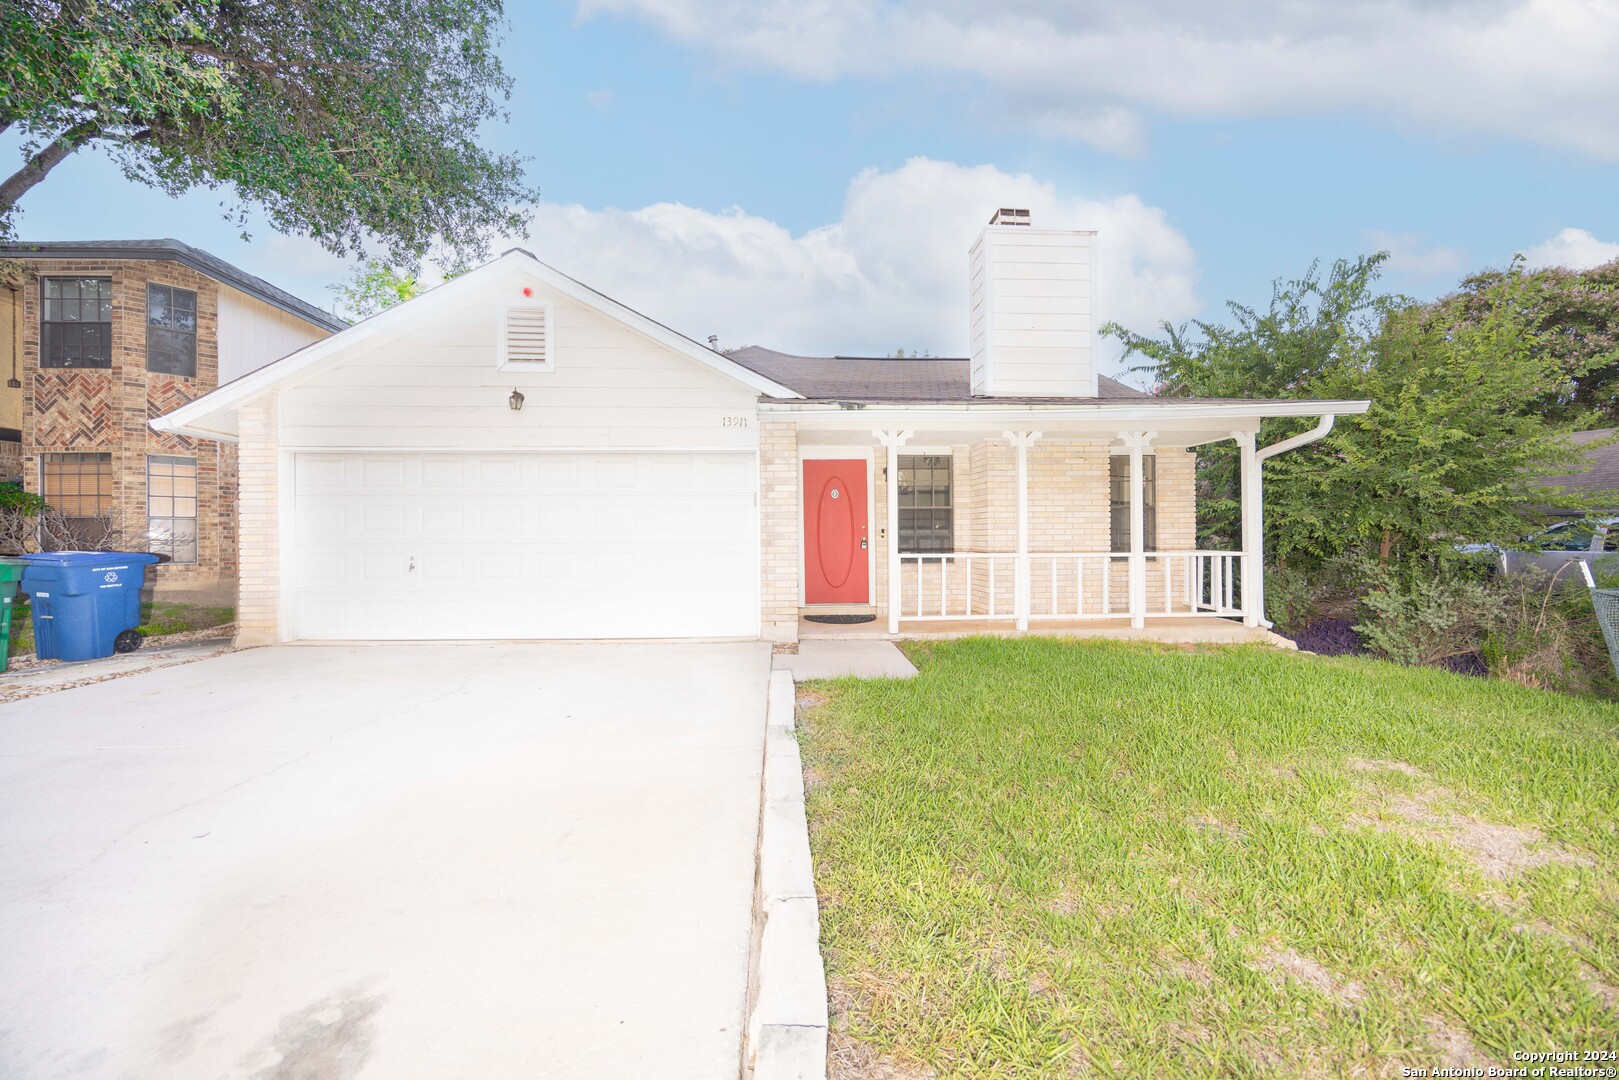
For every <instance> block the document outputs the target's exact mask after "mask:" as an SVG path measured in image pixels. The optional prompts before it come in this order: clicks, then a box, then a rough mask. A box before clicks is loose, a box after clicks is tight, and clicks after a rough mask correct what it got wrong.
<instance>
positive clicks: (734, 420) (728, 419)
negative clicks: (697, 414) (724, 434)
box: [720, 416, 748, 427]
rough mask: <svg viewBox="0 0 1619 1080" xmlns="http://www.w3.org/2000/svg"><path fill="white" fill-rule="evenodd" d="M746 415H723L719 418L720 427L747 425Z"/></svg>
mask: <svg viewBox="0 0 1619 1080" xmlns="http://www.w3.org/2000/svg"><path fill="white" fill-rule="evenodd" d="M747 426H748V418H747V417H746V416H725V417H721V418H720V427H747Z"/></svg>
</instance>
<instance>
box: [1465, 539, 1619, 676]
mask: <svg viewBox="0 0 1619 1080" xmlns="http://www.w3.org/2000/svg"><path fill="white" fill-rule="evenodd" d="M1575 574H1577V571H1576V570H1574V569H1573V567H1572V566H1570V567H1566V568H1565V570H1563V571H1559V572H1558V573H1557V574H1555V575H1551V574H1545V573H1539V572H1530V573H1524V574H1515V575H1513V576H1512V577H1509V578H1503V579H1500V580H1499V581H1497V582H1496V583H1495V585H1494V588H1495V591H1496V594H1497V602H1498V611H1497V615H1496V621H1495V623H1494V625H1493V626H1491V627H1490V628H1489V630H1488V632H1487V633H1486V634H1485V635H1484V640H1483V641H1482V642H1480V644H1479V654H1480V655H1481V656H1482V657H1483V658H1484V662H1485V664H1486V665H1487V666H1488V667H1489V670H1490V675H1491V676H1492V677H1493V678H1497V679H1502V680H1504V681H1506V682H1515V683H1519V684H1521V685H1524V686H1534V687H1540V688H1542V689H1546V690H1560V691H1563V692H1565V693H1598V694H1602V695H1604V696H1607V697H1615V696H1619V680H1616V679H1615V676H1614V670H1613V661H1612V660H1611V659H1610V658H1609V656H1608V646H1607V642H1606V641H1605V640H1603V637H1602V624H1601V623H1599V622H1598V621H1597V616H1596V609H1595V607H1594V605H1593V604H1592V602H1591V593H1590V590H1588V589H1585V588H1583V587H1581V585H1580V584H1579V582H1578V580H1577V578H1575V576H1574V575H1575ZM1610 584H1611V583H1610Z"/></svg>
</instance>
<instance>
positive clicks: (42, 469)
mask: <svg viewBox="0 0 1619 1080" xmlns="http://www.w3.org/2000/svg"><path fill="white" fill-rule="evenodd" d="M39 492H40V494H41V495H42V496H44V498H45V504H46V505H47V506H49V507H50V508H51V509H52V510H53V511H55V514H53V515H52V518H51V521H50V524H49V525H48V526H44V527H42V528H41V530H40V531H41V536H40V543H41V544H42V545H43V546H45V547H47V548H57V549H61V548H81V547H99V546H100V545H101V544H102V543H103V542H104V540H105V538H106V536H107V532H108V530H109V528H110V527H111V522H112V455H111V454H41V455H40V458H39Z"/></svg>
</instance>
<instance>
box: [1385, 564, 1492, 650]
mask: <svg viewBox="0 0 1619 1080" xmlns="http://www.w3.org/2000/svg"><path fill="white" fill-rule="evenodd" d="M1360 576H1361V578H1362V580H1363V581H1364V583H1365V587H1364V590H1363V591H1362V593H1361V597H1360V609H1361V618H1360V621H1359V622H1357V623H1356V624H1355V632H1356V633H1357V634H1359V635H1360V640H1361V644H1362V645H1364V646H1365V647H1366V649H1367V650H1368V651H1370V652H1372V653H1374V654H1375V655H1377V656H1381V657H1383V658H1384V659H1385V660H1393V661H1394V662H1395V663H1398V664H1409V665H1413V666H1415V665H1421V666H1434V665H1438V664H1442V663H1444V662H1445V661H1447V660H1451V659H1454V658H1456V657H1463V656H1468V655H1471V654H1473V653H1477V652H1479V650H1480V647H1481V645H1482V644H1483V642H1484V639H1485V636H1486V635H1487V634H1488V633H1489V632H1490V631H1491V630H1492V629H1493V628H1494V626H1495V625H1496V623H1497V622H1498V621H1499V619H1500V614H1501V609H1502V599H1501V597H1500V596H1498V595H1497V594H1496V590H1494V589H1492V588H1491V587H1490V586H1489V585H1488V584H1486V583H1485V582H1482V581H1479V580H1477V579H1475V578H1473V577H1472V576H1470V575H1466V574H1463V573H1459V572H1457V571H1456V570H1454V569H1451V570H1435V569H1429V568H1422V569H1418V570H1415V571H1411V572H1408V573H1406V574H1404V575H1401V574H1396V573H1395V572H1394V571H1393V570H1391V569H1390V568H1389V567H1387V566H1384V565H1381V564H1378V563H1368V564H1364V565H1363V566H1362V568H1361V571H1360Z"/></svg>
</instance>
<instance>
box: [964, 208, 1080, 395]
mask: <svg viewBox="0 0 1619 1080" xmlns="http://www.w3.org/2000/svg"><path fill="white" fill-rule="evenodd" d="M1095 247H1096V232H1095V230H1090V229H1086V230H1077V229H1036V228H1034V227H1033V226H1032V225H1031V224H1030V222H1029V212H1028V211H1027V210H1014V209H1001V210H997V211H995V216H994V217H992V218H990V220H989V224H988V225H986V226H985V227H984V231H983V232H981V233H979V234H978V239H977V240H976V241H974V242H973V246H972V250H971V251H970V252H969V254H968V267H969V279H968V280H969V282H970V290H971V294H972V322H971V331H972V338H971V340H972V390H973V393H974V394H975V395H984V396H988V397H1095V396H1096V325H1095V305H1094V303H1093V289H1092V272H1093V263H1092V256H1093V254H1094V252H1095Z"/></svg>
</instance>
